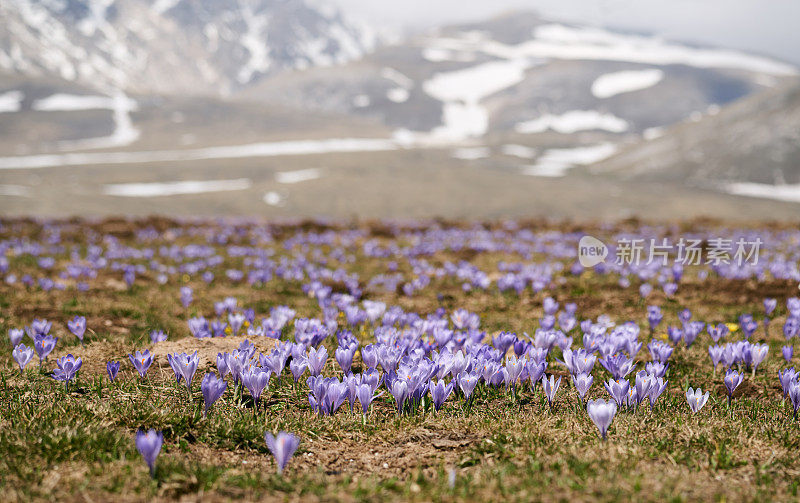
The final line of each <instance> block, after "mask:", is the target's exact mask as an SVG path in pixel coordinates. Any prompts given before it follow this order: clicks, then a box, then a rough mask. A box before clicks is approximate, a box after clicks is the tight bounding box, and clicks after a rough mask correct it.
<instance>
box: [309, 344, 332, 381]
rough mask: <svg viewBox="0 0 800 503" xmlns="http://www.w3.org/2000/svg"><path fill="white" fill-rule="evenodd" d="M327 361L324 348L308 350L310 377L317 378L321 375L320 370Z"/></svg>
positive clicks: (326, 353) (326, 351)
mask: <svg viewBox="0 0 800 503" xmlns="http://www.w3.org/2000/svg"><path fill="white" fill-rule="evenodd" d="M327 359H328V350H327V349H325V346H322V347H321V348H318V349H315V348H311V349H309V350H308V357H307V361H308V371H309V372H310V373H311V375H312V376H318V375H320V374H321V373H322V369H323V368H324V367H325V362H326V361H327Z"/></svg>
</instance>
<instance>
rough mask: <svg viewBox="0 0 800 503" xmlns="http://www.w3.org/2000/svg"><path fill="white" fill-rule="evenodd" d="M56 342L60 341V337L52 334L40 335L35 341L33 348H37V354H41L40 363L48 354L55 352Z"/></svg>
mask: <svg viewBox="0 0 800 503" xmlns="http://www.w3.org/2000/svg"><path fill="white" fill-rule="evenodd" d="M56 342H58V339H57V338H56V337H53V336H52V335H47V336H44V337H39V338H37V339H36V340H35V341H34V343H33V348H34V349H35V350H36V354H38V355H39V365H41V364H42V363H43V362H44V361H45V360H46V359H47V355H49V354H50V353H52V352H53V349H55V347H56Z"/></svg>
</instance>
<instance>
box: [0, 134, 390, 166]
mask: <svg viewBox="0 0 800 503" xmlns="http://www.w3.org/2000/svg"><path fill="white" fill-rule="evenodd" d="M398 148H399V145H398V144H397V142H395V141H392V140H386V139H379V138H334V139H328V140H297V141H281V142H271V143H251V144H246V145H233V146H226V147H206V148H197V149H183V150H150V151H141V152H94V153H86V152H81V153H68V154H42V155H29V156H15V157H0V169H35V168H51V167H60V166H91V165H98V164H141V163H149V162H178V161H199V160H204V159H244V158H255V157H277V156H285V155H286V156H290V155H315V154H330V153H341V152H380V151H387V150H396V149H398Z"/></svg>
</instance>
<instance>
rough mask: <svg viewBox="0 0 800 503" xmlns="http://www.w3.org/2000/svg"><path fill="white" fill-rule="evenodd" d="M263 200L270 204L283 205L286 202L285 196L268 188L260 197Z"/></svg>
mask: <svg viewBox="0 0 800 503" xmlns="http://www.w3.org/2000/svg"><path fill="white" fill-rule="evenodd" d="M262 199H263V200H264V202H265V203H266V204H268V205H270V206H283V205H284V204H286V196H284V195H282V194H280V193H279V192H276V191H274V190H270V191H269V192H267V193H266V194H264V197H263V198H262Z"/></svg>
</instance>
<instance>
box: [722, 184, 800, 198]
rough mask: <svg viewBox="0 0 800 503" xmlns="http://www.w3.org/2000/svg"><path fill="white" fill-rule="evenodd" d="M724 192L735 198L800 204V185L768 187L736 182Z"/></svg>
mask: <svg viewBox="0 0 800 503" xmlns="http://www.w3.org/2000/svg"><path fill="white" fill-rule="evenodd" d="M725 191H726V192H727V193H728V194H733V195H736V196H747V197H760V198H762V199H773V200H775V201H786V202H790V203H800V183H795V184H787V185H770V184H768V183H752V182H737V183H731V184H728V185H727V187H726V189H725Z"/></svg>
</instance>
